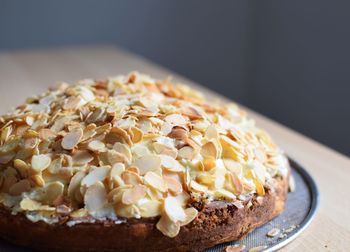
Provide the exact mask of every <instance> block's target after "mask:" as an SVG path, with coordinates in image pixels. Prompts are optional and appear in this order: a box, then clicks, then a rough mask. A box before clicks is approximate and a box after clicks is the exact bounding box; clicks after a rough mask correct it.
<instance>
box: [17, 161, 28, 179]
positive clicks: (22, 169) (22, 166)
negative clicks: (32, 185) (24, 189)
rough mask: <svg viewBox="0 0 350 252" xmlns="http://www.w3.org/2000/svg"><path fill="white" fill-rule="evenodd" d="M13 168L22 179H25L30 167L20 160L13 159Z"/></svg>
mask: <svg viewBox="0 0 350 252" xmlns="http://www.w3.org/2000/svg"><path fill="white" fill-rule="evenodd" d="M13 166H14V167H15V168H16V169H17V170H18V171H19V173H20V174H21V176H22V177H27V174H28V170H29V168H30V166H29V165H28V164H27V163H26V162H24V161H23V160H21V159H15V160H14V161H13Z"/></svg>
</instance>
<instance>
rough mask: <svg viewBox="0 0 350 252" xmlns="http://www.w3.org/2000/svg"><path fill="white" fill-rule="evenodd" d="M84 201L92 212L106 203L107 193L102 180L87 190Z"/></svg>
mask: <svg viewBox="0 0 350 252" xmlns="http://www.w3.org/2000/svg"><path fill="white" fill-rule="evenodd" d="M84 203H85V207H86V209H87V210H88V211H89V212H91V213H94V212H97V211H98V210H100V209H101V208H103V207H104V206H105V205H106V203H107V193H106V189H105V187H104V185H103V183H102V182H100V181H98V182H96V183H94V184H93V185H91V186H90V187H89V188H88V189H87V190H86V193H85V196H84Z"/></svg>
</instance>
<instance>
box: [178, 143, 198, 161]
mask: <svg viewBox="0 0 350 252" xmlns="http://www.w3.org/2000/svg"><path fill="white" fill-rule="evenodd" d="M195 155H196V153H195V150H194V148H192V147H191V146H185V147H182V148H181V149H180V150H179V152H178V157H180V158H183V159H188V160H192V159H193V158H194V157H195Z"/></svg>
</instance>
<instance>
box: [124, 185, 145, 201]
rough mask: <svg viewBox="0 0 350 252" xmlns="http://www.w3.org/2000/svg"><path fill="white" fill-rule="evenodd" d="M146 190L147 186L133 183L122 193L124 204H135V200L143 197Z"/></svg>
mask: <svg viewBox="0 0 350 252" xmlns="http://www.w3.org/2000/svg"><path fill="white" fill-rule="evenodd" d="M146 192H147V188H146V187H145V186H144V185H135V186H134V187H133V188H131V189H129V190H126V191H125V192H124V193H123V196H122V202H123V204H125V205H130V204H136V203H137V201H139V200H140V199H142V198H143V197H145V195H146Z"/></svg>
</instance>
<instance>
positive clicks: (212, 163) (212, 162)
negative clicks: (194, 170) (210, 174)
mask: <svg viewBox="0 0 350 252" xmlns="http://www.w3.org/2000/svg"><path fill="white" fill-rule="evenodd" d="M203 166H204V170H206V171H210V170H212V169H213V168H215V167H216V159H215V158H214V157H211V156H206V157H204V158H203Z"/></svg>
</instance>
